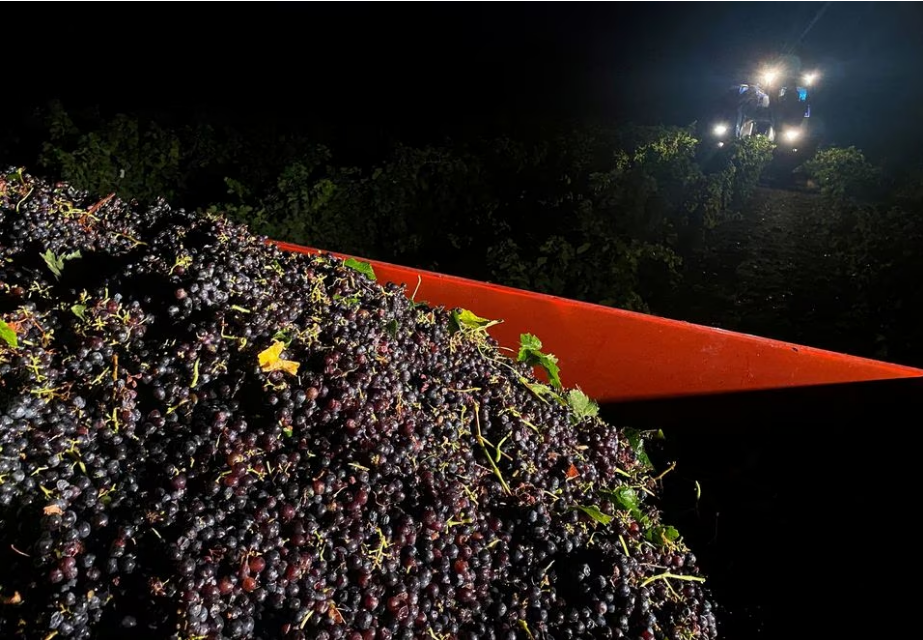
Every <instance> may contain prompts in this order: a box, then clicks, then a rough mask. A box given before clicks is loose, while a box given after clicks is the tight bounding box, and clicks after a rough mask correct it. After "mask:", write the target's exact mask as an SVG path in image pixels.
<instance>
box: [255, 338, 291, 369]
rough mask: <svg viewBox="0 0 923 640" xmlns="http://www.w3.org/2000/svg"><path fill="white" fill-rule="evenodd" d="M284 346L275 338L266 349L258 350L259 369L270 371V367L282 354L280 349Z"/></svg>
mask: <svg viewBox="0 0 923 640" xmlns="http://www.w3.org/2000/svg"><path fill="white" fill-rule="evenodd" d="M284 348H285V345H284V344H282V343H281V342H279V341H278V340H276V341H275V342H273V343H272V345H271V346H270V347H269V348H268V349H266V350H265V351H262V352H260V356H259V357H260V369H262V370H263V371H272V369H271V368H270V367H272V365H273V363H275V362H277V361H278V360H279V356H281V355H282V349H284Z"/></svg>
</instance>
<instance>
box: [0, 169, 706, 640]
mask: <svg viewBox="0 0 923 640" xmlns="http://www.w3.org/2000/svg"><path fill="white" fill-rule="evenodd" d="M365 266H366V265H364V264H361V263H352V264H349V263H344V262H343V261H341V260H339V259H337V258H335V257H332V256H329V255H328V256H324V255H321V256H305V255H297V254H289V253H285V252H282V251H280V250H279V249H277V248H275V247H274V246H271V245H268V244H266V242H265V240H264V239H263V238H260V237H256V236H254V235H252V234H250V233H249V232H248V231H247V229H246V228H245V227H242V226H239V225H234V224H232V223H230V222H228V221H226V220H225V219H223V218H221V217H218V216H208V215H199V214H193V213H189V212H185V211H182V210H176V209H172V208H170V207H169V206H168V205H167V204H166V203H163V202H159V203H155V204H154V205H153V206H150V207H142V206H139V205H137V204H136V203H128V202H123V201H120V200H119V199H117V198H103V199H99V198H98V197H96V196H90V195H88V194H86V193H83V192H79V191H77V190H75V189H73V188H70V187H69V186H67V185H65V184H61V183H57V184H55V183H50V182H46V181H42V180H41V179H38V178H34V177H32V176H30V175H28V174H24V173H23V172H22V171H20V170H15V169H8V170H6V171H4V172H2V173H0V302H2V304H0V318H2V322H0V566H2V567H3V571H2V572H0V637H2V638H19V637H22V638H37V639H42V640H51V639H52V638H178V639H183V640H193V639H195V640H205V639H211V638H265V639H270V638H273V639H274V638H283V639H298V638H317V639H329V638H348V639H350V640H359V639H365V640H370V639H373V638H380V639H383V640H387V639H389V638H402V639H403V638H407V639H409V638H427V639H430V640H448V639H455V638H458V639H476V638H479V639H485V638H502V639H513V638H520V639H534V640H539V639H546V638H554V639H566V638H632V639H642V640H652V639H654V638H670V639H677V640H689V639H693V638H714V637H717V630H716V626H715V617H714V613H713V606H712V604H711V602H710V601H709V599H708V594H707V585H706V584H705V581H704V577H703V575H702V573H701V571H700V569H699V568H698V566H697V563H696V559H695V557H694V555H693V554H692V553H691V552H690V551H689V550H688V549H687V548H686V547H685V545H684V544H683V541H682V538H681V537H679V533H678V532H677V531H676V530H675V529H673V528H672V527H669V526H667V525H665V524H663V523H661V521H660V516H659V514H658V512H657V510H656V507H655V506H654V505H653V503H652V500H651V498H650V496H651V495H653V494H654V493H656V490H657V488H658V480H657V478H656V473H655V472H654V470H653V469H652V468H651V467H650V465H649V463H648V461H647V460H646V457H645V456H644V455H643V453H642V451H641V449H640V447H639V442H638V440H637V436H635V435H633V434H631V433H629V432H627V431H623V430H621V429H616V428H615V427H612V426H610V425H608V424H606V423H604V422H603V421H602V420H600V419H599V418H598V417H596V415H595V413H596V412H595V406H594V405H593V404H592V403H591V402H590V401H589V400H588V399H587V398H586V397H585V396H583V395H582V394H581V393H579V392H576V391H573V390H571V391H568V390H566V389H562V388H559V387H557V386H555V387H554V388H552V386H549V385H546V384H543V383H541V382H540V381H539V379H538V378H536V377H535V375H534V373H533V368H532V364H533V363H535V362H538V363H539V364H546V365H548V364H553V361H551V360H550V359H549V358H547V356H546V355H545V354H542V353H541V351H540V349H541V345H540V342H539V341H538V340H536V339H534V337H532V336H524V339H523V352H522V354H521V355H522V356H523V357H522V358H521V359H522V360H523V361H522V362H517V358H516V355H517V354H515V353H513V354H512V356H513V357H512V358H511V357H508V356H509V354H505V353H504V352H503V351H502V350H500V349H499V348H498V347H497V345H496V343H495V342H493V340H492V339H491V338H490V337H489V336H488V335H487V332H486V330H485V327H484V324H485V322H484V321H483V320H482V319H480V318H477V316H475V315H473V314H471V313H469V312H464V311H461V310H446V309H442V308H431V307H430V306H428V305H426V304H421V303H415V302H413V301H412V300H410V299H408V297H407V296H406V295H405V293H404V288H403V287H399V286H397V285H394V284H387V285H384V286H382V285H381V284H379V283H377V282H376V281H375V280H374V279H372V278H371V277H369V275H368V274H366V273H363V272H365V271H367V269H365ZM411 284H412V283H411ZM561 365H562V366H563V367H564V372H565V374H566V363H561Z"/></svg>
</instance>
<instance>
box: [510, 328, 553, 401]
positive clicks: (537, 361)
mask: <svg viewBox="0 0 923 640" xmlns="http://www.w3.org/2000/svg"><path fill="white" fill-rule="evenodd" d="M541 348H542V341H541V340H539V339H538V338H537V337H536V336H534V335H532V334H531V333H523V334H521V335H520V336H519V353H518V354H517V355H516V362H525V363H526V364H529V365H532V366H539V367H541V368H543V369H544V370H545V373H547V374H548V381H549V382H551V386H552V387H554V388H555V389H556V390H558V391H560V390H561V389H563V385H562V384H561V369H560V367H558V359H557V357H556V356H555V355H554V354H551V353H542V352H541Z"/></svg>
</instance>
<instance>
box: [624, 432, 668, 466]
mask: <svg viewBox="0 0 923 640" xmlns="http://www.w3.org/2000/svg"><path fill="white" fill-rule="evenodd" d="M625 437H626V438H628V446H630V447H631V449H632V451H634V453H635V457H636V458H637V459H638V462H640V463H641V464H642V465H644V466H645V467H653V466H654V465H653V463H652V462H651V459H650V458H649V457H648V455H647V451H645V449H644V441H645V440H654V439H656V440H663V438H664V435H663V431H661V430H660V429H657V430H655V431H641V430H639V429H625Z"/></svg>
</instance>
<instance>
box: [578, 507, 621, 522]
mask: <svg viewBox="0 0 923 640" xmlns="http://www.w3.org/2000/svg"><path fill="white" fill-rule="evenodd" d="M575 508H576V509H580V510H581V511H583V512H584V513H585V514H587V515H588V516H590V517H591V518H592V519H593V520H595V521H596V522H598V523H600V524H602V525H607V524H609V523H610V522H612V516H610V515H607V514H605V513H603V512H602V511H600V509H599V507H596V506H588V507H585V506H582V505H579V504H578V505H577V506H576V507H575Z"/></svg>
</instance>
